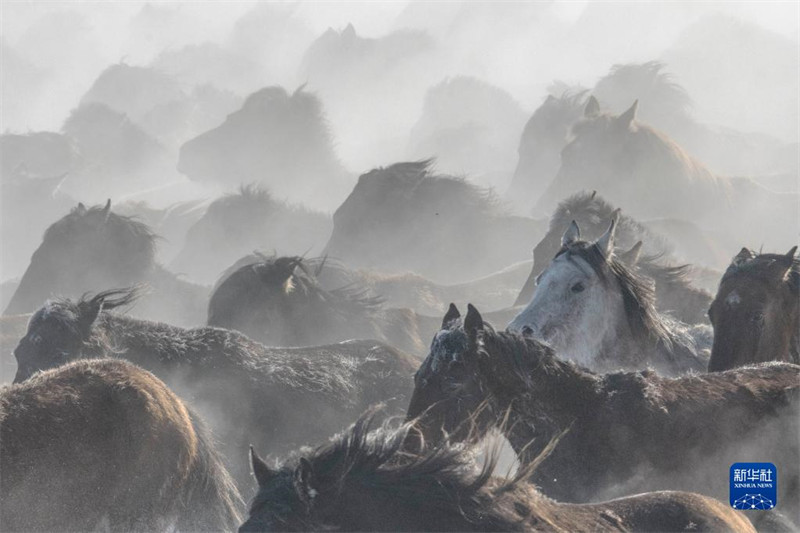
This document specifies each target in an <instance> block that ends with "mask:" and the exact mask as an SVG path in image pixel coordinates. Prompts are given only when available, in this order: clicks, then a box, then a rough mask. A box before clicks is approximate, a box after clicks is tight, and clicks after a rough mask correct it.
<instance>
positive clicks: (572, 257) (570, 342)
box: [508, 218, 707, 375]
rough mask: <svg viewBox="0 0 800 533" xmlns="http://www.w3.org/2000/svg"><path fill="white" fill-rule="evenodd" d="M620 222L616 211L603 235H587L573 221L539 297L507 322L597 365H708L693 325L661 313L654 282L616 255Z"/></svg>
mask: <svg viewBox="0 0 800 533" xmlns="http://www.w3.org/2000/svg"><path fill="white" fill-rule="evenodd" d="M615 228H616V218H614V219H613V220H612V221H611V225H610V226H609V228H608V230H607V231H606V232H605V233H604V234H603V235H602V236H601V237H600V238H599V239H597V240H596V241H594V242H587V241H583V240H581V239H580V228H579V227H578V225H577V223H575V222H574V221H573V222H572V224H570V226H569V228H568V229H567V231H566V232H565V233H564V236H563V237H562V239H561V250H560V251H559V252H558V254H556V257H555V258H554V259H553V261H552V262H551V263H550V265H549V266H548V267H547V268H546V269H545V270H544V271H543V272H542V274H541V275H540V276H539V277H538V278H537V283H538V286H537V288H536V292H535V294H534V297H533V300H531V302H530V303H529V304H528V306H527V307H526V308H525V309H523V310H522V311H521V312H520V313H519V314H518V315H517V316H516V317H515V318H514V320H512V321H511V323H510V324H509V325H508V329H509V330H511V331H517V332H519V333H522V334H523V335H529V336H532V337H534V338H536V339H538V340H540V341H543V342H546V343H548V344H550V345H551V346H552V347H553V348H554V349H555V350H556V352H557V353H558V354H559V355H560V356H561V357H564V358H566V359H570V360H573V361H575V362H576V363H579V364H581V365H583V366H586V367H588V368H590V369H592V370H595V371H610V370H616V369H620V368H622V369H626V370H637V369H644V368H647V367H652V368H654V369H656V370H657V371H658V372H659V373H662V374H666V375H678V374H683V373H685V372H687V371H691V370H695V371H699V372H705V370H706V366H707V362H706V360H705V358H704V357H702V356H699V355H698V350H697V346H696V344H695V341H694V339H693V338H692V335H691V331H690V328H689V327H687V326H686V325H684V324H682V323H680V322H677V321H675V320H673V319H671V318H669V317H667V316H665V315H661V314H659V313H658V311H657V310H656V308H655V296H654V287H653V281H652V280H651V279H649V278H645V277H642V276H641V275H639V274H636V273H635V272H634V271H632V270H631V269H630V268H629V267H627V266H625V264H624V263H623V262H621V261H619V260H617V258H616V256H615V255H614V231H615ZM701 328H702V326H701Z"/></svg>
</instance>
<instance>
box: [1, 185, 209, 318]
mask: <svg viewBox="0 0 800 533" xmlns="http://www.w3.org/2000/svg"><path fill="white" fill-rule="evenodd" d="M157 239H158V237H157V236H156V235H155V234H154V233H153V232H152V231H151V230H150V228H149V227H148V226H147V225H146V224H143V223H142V222H139V221H138V220H136V219H134V218H131V217H126V216H122V215H119V214H117V213H115V212H113V211H112V210H111V200H109V201H108V202H106V205H105V206H94V207H88V208H87V207H86V206H84V205H83V204H78V206H77V207H75V208H73V209H72V210H71V211H70V212H69V213H68V214H67V215H65V216H64V217H62V218H61V219H59V220H57V221H56V222H54V223H53V224H51V225H50V227H49V228H47V231H46V232H45V233H44V237H43V238H42V243H41V244H40V245H39V248H38V249H37V250H36V252H34V254H33V256H32V257H31V260H30V264H29V266H28V268H27V270H26V271H25V274H24V275H23V276H22V279H21V280H20V283H19V287H17V290H16V291H15V292H14V296H13V297H12V298H11V301H10V302H9V304H8V307H6V309H5V311H4V312H3V314H7V315H8V314H21V313H30V312H33V311H35V310H36V309H38V308H39V306H41V305H42V302H44V301H45V300H46V299H47V298H50V297H52V296H69V297H78V296H80V295H81V294H84V293H86V292H90V291H96V290H98V289H99V288H103V287H125V286H131V285H136V284H143V283H146V284H148V285H149V286H150V287H151V289H152V291H151V294H148V295H146V296H144V297H143V298H142V299H141V300H140V302H139V306H138V307H137V309H136V312H137V314H141V315H144V316H147V317H148V318H153V319H156V320H167V321H169V322H172V323H178V324H202V322H203V320H204V318H205V317H203V316H202V311H201V312H199V313H198V310H202V308H203V306H204V305H205V302H206V301H207V298H208V289H207V288H205V287H202V286H199V285H195V284H193V283H188V282H186V281H184V280H182V279H179V278H178V277H177V276H175V275H174V274H172V273H170V272H168V271H166V270H165V269H164V268H163V267H162V266H161V265H159V264H158V263H157V262H156V259H155V257H156V241H157Z"/></svg>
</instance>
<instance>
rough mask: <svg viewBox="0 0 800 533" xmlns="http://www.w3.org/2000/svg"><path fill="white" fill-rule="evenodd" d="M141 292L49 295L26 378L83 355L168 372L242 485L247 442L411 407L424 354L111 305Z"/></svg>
mask: <svg viewBox="0 0 800 533" xmlns="http://www.w3.org/2000/svg"><path fill="white" fill-rule="evenodd" d="M134 299H135V293H132V292H131V291H129V290H118V291H107V292H104V293H100V294H98V295H96V296H95V297H93V298H89V297H87V298H83V299H80V300H77V301H72V300H60V301H54V302H48V303H47V304H46V305H45V306H44V307H43V308H42V309H40V310H39V311H37V312H36V313H34V315H33V317H32V318H31V321H30V324H29V326H28V332H27V334H26V336H25V337H24V338H23V339H22V340H21V341H20V343H19V345H18V346H17V348H16V350H15V351H14V355H15V356H16V358H17V365H18V368H17V376H16V379H15V381H17V382H19V381H22V380H25V379H27V378H28V377H30V376H31V375H32V374H33V373H34V372H36V371H37V370H42V369H46V368H53V367H56V366H59V365H62V364H64V363H66V362H68V361H71V360H75V359H85V358H92V357H102V356H111V357H118V358H123V359H127V360H129V361H131V362H133V363H136V364H138V365H140V366H142V367H143V368H146V369H148V370H150V371H151V372H153V373H154V374H156V375H157V376H158V377H159V378H161V379H163V380H164V381H165V382H166V383H167V384H168V385H169V386H170V387H172V388H173V389H175V390H176V391H178V392H179V393H180V394H181V395H182V396H183V397H184V398H187V399H188V400H190V402H191V405H192V406H193V407H195V408H197V409H198V410H199V411H200V412H201V413H202V414H203V415H204V416H206V417H207V419H208V420H209V421H210V422H211V424H212V425H213V428H214V432H215V434H217V435H218V436H219V438H220V439H221V444H222V446H221V450H222V451H223V452H225V454H226V456H227V458H228V466H229V469H230V470H231V472H232V473H233V474H234V476H235V477H236V479H237V481H238V483H239V486H240V488H241V487H246V486H248V481H249V473H248V467H247V464H246V461H244V451H246V449H247V445H248V444H251V443H252V444H257V445H258V446H260V447H261V448H263V449H267V450H271V451H274V452H276V453H277V452H281V451H288V450H290V449H293V448H295V447H296V446H299V445H301V444H304V443H307V442H315V441H316V440H318V439H320V438H324V437H325V436H327V435H330V434H332V433H334V432H336V431H339V430H340V429H341V428H343V427H345V426H346V425H347V424H349V423H351V422H352V421H353V420H354V419H355V418H356V417H357V416H358V414H359V413H361V412H363V411H364V410H365V409H366V408H367V407H369V406H370V405H373V404H375V403H379V402H386V403H387V404H388V405H389V412H390V413H395V414H396V413H398V412H402V410H403V409H404V408H405V406H406V405H407V401H408V397H409V396H410V394H411V390H412V386H413V383H412V380H411V375H412V374H413V372H414V371H415V370H416V368H417V362H416V360H415V359H414V358H413V357H411V356H410V355H406V354H405V353H402V352H399V351H397V350H395V349H393V348H391V347H389V346H387V345H385V344H382V343H380V342H378V341H367V340H363V341H348V342H343V343H339V344H333V345H327V346H315V347H306V348H268V347H266V346H264V345H262V344H260V343H258V342H255V341H252V340H251V339H249V338H247V337H245V336H244V335H242V334H241V333H238V332H236V331H229V330H225V329H221V328H212V327H201V328H193V329H184V328H179V327H175V326H171V325H168V324H164V323H160V322H149V321H146V320H138V319H135V318H131V317H128V316H125V315H121V314H117V313H112V312H109V311H111V310H113V309H114V308H120V307H123V306H126V305H128V304H130V303H131V302H132V301H133V300H134Z"/></svg>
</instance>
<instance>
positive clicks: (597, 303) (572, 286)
mask: <svg viewBox="0 0 800 533" xmlns="http://www.w3.org/2000/svg"><path fill="white" fill-rule="evenodd" d="M609 285H610V284H608V283H603V282H602V281H601V280H600V278H599V277H598V276H597V275H596V274H595V272H594V271H593V270H592V267H591V266H590V265H589V264H588V263H587V262H586V261H584V260H583V259H581V258H579V257H575V256H572V257H570V256H569V255H568V254H563V255H561V256H559V257H557V258H556V259H554V260H553V262H552V263H550V265H549V266H548V267H547V268H546V269H545V270H544V272H542V275H541V276H540V278H539V285H538V287H537V288H536V293H535V294H534V297H533V300H532V301H531V303H530V304H528V307H526V308H525V309H524V310H522V311H521V312H520V313H519V314H518V315H517V316H516V317H515V318H514V320H512V322H511V323H510V324H509V326H508V329H510V330H511V331H517V332H520V333H523V332H525V331H526V328H529V329H530V334H531V335H532V336H533V337H534V338H536V339H537V340H540V341H543V342H546V343H548V344H550V346H552V347H553V348H554V349H555V350H556V352H557V353H558V354H559V356H560V357H563V358H566V359H571V360H573V361H575V362H577V363H580V364H583V365H585V366H588V367H590V368H591V367H592V366H593V365H592V363H593V361H594V359H595V358H596V357H597V355H598V352H599V350H600V346H601V345H602V344H603V342H604V341H605V340H606V339H607V338H608V336H609V335H614V334H615V331H616V325H617V322H618V320H619V318H620V317H621V318H622V319H623V320H624V317H625V310H624V306H623V302H622V296H621V294H620V292H619V291H615V290H613V286H612V287H610V286H609Z"/></svg>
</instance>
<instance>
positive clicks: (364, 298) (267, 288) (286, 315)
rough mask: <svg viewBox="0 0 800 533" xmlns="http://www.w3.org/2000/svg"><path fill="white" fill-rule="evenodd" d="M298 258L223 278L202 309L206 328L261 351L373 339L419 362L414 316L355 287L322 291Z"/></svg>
mask: <svg viewBox="0 0 800 533" xmlns="http://www.w3.org/2000/svg"><path fill="white" fill-rule="evenodd" d="M322 269H324V264H321V265H320V267H319V268H317V269H315V270H311V268H310V266H307V265H306V264H305V263H304V261H303V259H302V258H300V257H271V258H270V257H264V256H262V257H261V259H260V260H259V261H257V262H254V263H250V264H245V265H244V266H242V267H240V268H238V269H235V270H234V271H233V272H226V273H225V274H224V275H223V277H222V279H220V281H219V282H218V283H217V285H216V287H214V290H213V292H212V294H211V298H210V299H209V303H208V325H209V326H216V327H222V328H228V329H235V330H238V331H241V332H242V333H244V334H245V335H247V336H248V337H250V338H252V339H254V340H257V341H259V342H263V343H264V344H266V345H267V346H311V345H316V344H326V343H330V342H341V341H345V340H347V339H378V340H381V341H384V342H386V343H388V344H390V345H392V346H396V347H397V348H400V349H401V350H404V351H406V352H408V353H411V354H415V355H417V356H419V357H420V358H421V357H422V356H423V355H424V353H425V345H424V343H423V342H422V339H421V337H420V332H419V323H418V322H419V320H418V318H419V317H418V316H417V314H416V313H415V312H414V311H412V310H411V309H393V308H384V307H383V305H382V300H381V298H379V297H377V296H374V295H372V294H371V293H370V292H369V291H368V290H367V289H366V288H364V287H363V286H361V285H360V284H358V283H350V284H347V285H345V286H340V287H338V288H332V289H326V288H323V286H322V285H321V284H320V283H319V281H318V279H317V276H316V274H317V273H320V272H321V270H322Z"/></svg>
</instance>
